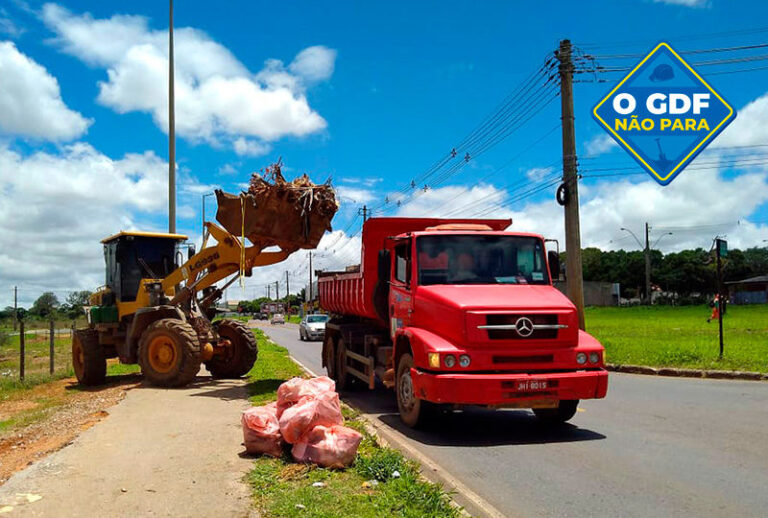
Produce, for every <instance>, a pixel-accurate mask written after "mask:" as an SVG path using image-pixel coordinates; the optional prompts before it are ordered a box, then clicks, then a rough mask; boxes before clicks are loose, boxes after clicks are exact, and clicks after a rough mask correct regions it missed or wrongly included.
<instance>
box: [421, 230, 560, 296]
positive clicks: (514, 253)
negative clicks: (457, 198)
mask: <svg viewBox="0 0 768 518" xmlns="http://www.w3.org/2000/svg"><path fill="white" fill-rule="evenodd" d="M416 248H417V250H418V265H417V267H418V274H419V284H422V285H430V284H549V272H548V271H547V268H546V261H545V259H544V245H543V243H542V242H541V240H540V239H538V238H536V237H528V236H493V235H482V234H480V235H445V236H422V237H419V239H418V241H417V243H416Z"/></svg>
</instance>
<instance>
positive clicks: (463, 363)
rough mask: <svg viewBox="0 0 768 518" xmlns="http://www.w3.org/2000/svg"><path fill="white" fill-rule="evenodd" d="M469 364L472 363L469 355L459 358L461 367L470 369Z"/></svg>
mask: <svg viewBox="0 0 768 518" xmlns="http://www.w3.org/2000/svg"><path fill="white" fill-rule="evenodd" d="M469 363H470V360H469V355H468V354H462V355H461V356H459V365H460V366H461V367H464V368H467V367H469Z"/></svg>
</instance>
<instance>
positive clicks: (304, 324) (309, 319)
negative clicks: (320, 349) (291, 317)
mask: <svg viewBox="0 0 768 518" xmlns="http://www.w3.org/2000/svg"><path fill="white" fill-rule="evenodd" d="M326 322H328V315H307V316H305V317H304V318H303V319H302V320H301V323H300V324H299V340H322V339H323V337H324V336H325V323H326Z"/></svg>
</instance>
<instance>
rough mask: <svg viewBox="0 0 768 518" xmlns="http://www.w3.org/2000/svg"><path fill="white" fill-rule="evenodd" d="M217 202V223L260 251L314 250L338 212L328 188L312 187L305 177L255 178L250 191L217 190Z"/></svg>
mask: <svg viewBox="0 0 768 518" xmlns="http://www.w3.org/2000/svg"><path fill="white" fill-rule="evenodd" d="M216 199H217V202H218V211H217V212H216V220H217V221H218V222H219V223H221V225H222V226H223V227H224V228H225V229H226V230H227V231H228V232H229V233H231V234H233V235H235V236H238V237H240V236H241V235H244V236H245V237H246V238H248V240H249V241H250V242H251V243H253V244H254V245H256V246H260V247H261V248H266V247H269V246H273V245H277V246H279V247H280V248H281V249H282V250H284V251H291V252H292V251H295V250H298V249H299V248H316V247H317V245H318V243H319V242H320V239H321V238H322V237H323V234H324V233H325V231H326V230H331V219H333V216H334V214H335V213H336V210H338V203H337V202H336V199H335V196H334V194H333V189H332V188H331V186H330V185H328V184H323V185H315V184H312V183H311V182H310V181H309V179H308V178H307V177H302V178H299V179H297V180H294V181H293V182H285V181H282V182H281V183H278V182H275V183H268V182H266V181H265V180H263V179H261V177H260V176H259V175H254V177H253V178H252V179H251V187H250V189H249V192H243V193H241V194H240V195H234V194H229V193H226V192H224V191H221V190H217V191H216ZM243 216H244V221H243Z"/></svg>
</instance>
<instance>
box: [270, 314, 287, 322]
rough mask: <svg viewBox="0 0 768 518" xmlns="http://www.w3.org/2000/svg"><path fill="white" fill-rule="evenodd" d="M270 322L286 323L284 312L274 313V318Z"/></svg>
mask: <svg viewBox="0 0 768 518" xmlns="http://www.w3.org/2000/svg"><path fill="white" fill-rule="evenodd" d="M269 323H270V324H285V316H284V315H283V314H282V313H275V314H274V315H272V320H270V321H269Z"/></svg>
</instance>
